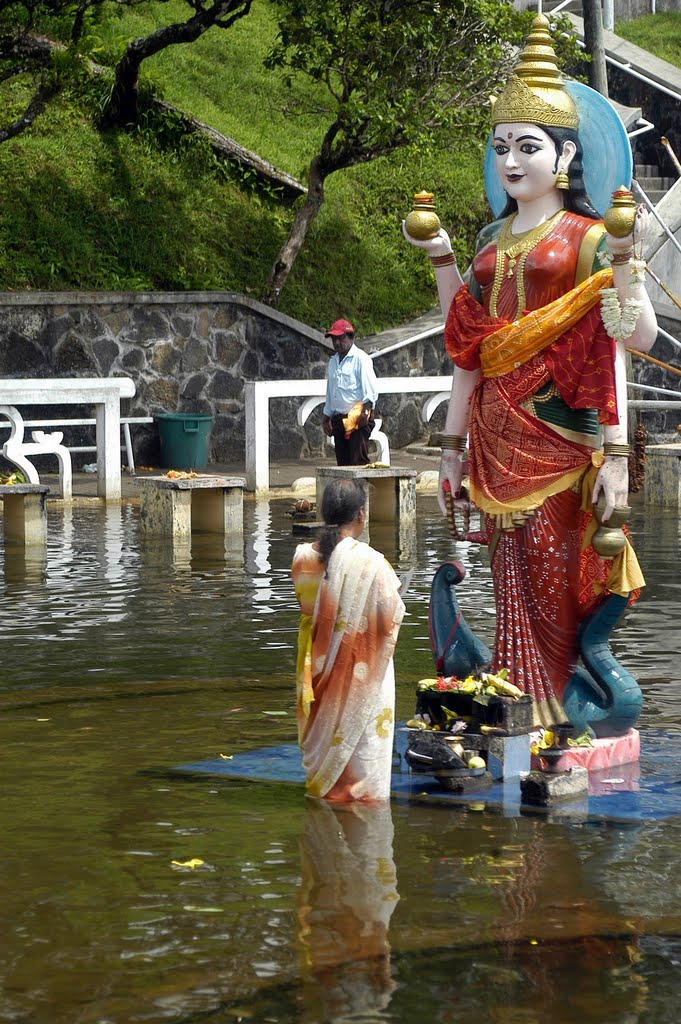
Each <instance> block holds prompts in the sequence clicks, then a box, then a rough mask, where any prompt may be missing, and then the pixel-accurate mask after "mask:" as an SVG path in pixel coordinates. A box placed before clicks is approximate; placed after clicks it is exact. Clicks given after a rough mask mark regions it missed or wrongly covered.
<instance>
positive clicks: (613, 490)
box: [591, 455, 629, 523]
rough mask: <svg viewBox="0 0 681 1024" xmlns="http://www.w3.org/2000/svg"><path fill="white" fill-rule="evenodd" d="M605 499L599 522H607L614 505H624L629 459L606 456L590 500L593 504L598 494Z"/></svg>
mask: <svg viewBox="0 0 681 1024" xmlns="http://www.w3.org/2000/svg"><path fill="white" fill-rule="evenodd" d="M601 494H602V495H603V498H604V499H605V508H604V509H603V515H602V516H601V522H603V523H607V521H608V519H609V518H610V515H611V513H612V510H613V509H614V508H615V507H616V506H622V505H626V504H627V502H628V500H629V461H628V459H626V458H623V457H622V456H621V455H616V456H607V455H606V457H605V462H604V463H603V465H602V466H601V468H600V469H599V470H598V474H597V476H596V483H595V484H594V489H593V494H592V496H591V500H592V502H593V503H594V504H596V502H597V501H598V498H599V496H600V495H601Z"/></svg>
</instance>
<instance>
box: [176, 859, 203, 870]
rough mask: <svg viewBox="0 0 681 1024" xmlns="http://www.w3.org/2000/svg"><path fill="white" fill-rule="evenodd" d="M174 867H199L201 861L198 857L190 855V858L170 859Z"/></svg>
mask: <svg viewBox="0 0 681 1024" xmlns="http://www.w3.org/2000/svg"><path fill="white" fill-rule="evenodd" d="M170 863H171V864H172V866H173V867H174V868H192V869H193V868H200V867H201V865H202V864H203V861H202V860H200V859H199V858H198V857H192V859H191V860H171V862H170Z"/></svg>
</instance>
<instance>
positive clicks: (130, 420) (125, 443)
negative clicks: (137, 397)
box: [0, 416, 154, 473]
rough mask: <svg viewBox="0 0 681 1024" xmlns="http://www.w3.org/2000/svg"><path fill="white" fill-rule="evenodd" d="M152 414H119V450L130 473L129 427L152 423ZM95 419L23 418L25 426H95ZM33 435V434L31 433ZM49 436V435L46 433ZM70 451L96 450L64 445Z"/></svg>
mask: <svg viewBox="0 0 681 1024" xmlns="http://www.w3.org/2000/svg"><path fill="white" fill-rule="evenodd" d="M153 422H154V417H153V416H121V434H122V444H121V451H122V452H125V457H126V459H127V460H128V461H127V466H128V469H129V470H130V472H131V473H134V472H135V455H134V452H133V450H132V438H131V436H130V427H131V426H135V425H136V424H138V423H153ZM0 425H1V424H0ZM96 425H97V420H24V426H25V427H95V426H96ZM33 436H35V435H33ZM48 436H49V435H48ZM65 447H66V448H67V449H68V450H69V451H70V452H96V451H97V445H96V444H85V445H73V444H68V445H66V446H65Z"/></svg>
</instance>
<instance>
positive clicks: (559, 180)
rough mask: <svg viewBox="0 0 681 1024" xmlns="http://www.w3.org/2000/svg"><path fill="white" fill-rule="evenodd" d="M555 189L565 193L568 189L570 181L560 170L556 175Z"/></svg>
mask: <svg viewBox="0 0 681 1024" xmlns="http://www.w3.org/2000/svg"><path fill="white" fill-rule="evenodd" d="M556 188H560V189H562V190H563V192H567V191H568V190H569V188H570V179H569V178H568V176H567V173H566V172H565V171H564V170H563V169H562V168H561V170H560V171H558V174H557V175H556Z"/></svg>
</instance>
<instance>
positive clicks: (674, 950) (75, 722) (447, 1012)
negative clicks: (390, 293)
mask: <svg viewBox="0 0 681 1024" xmlns="http://www.w3.org/2000/svg"><path fill="white" fill-rule="evenodd" d="M289 506H290V503H289V502H288V501H284V500H273V501H269V502H267V501H261V500H258V501H250V500H249V501H247V502H246V503H245V506H244V523H245V532H244V543H243V545H242V547H241V549H240V551H239V552H237V553H236V554H235V561H234V563H230V561H229V560H228V559H226V558H225V557H224V552H222V551H221V550H220V549H219V547H220V545H219V543H218V545H217V546H216V544H215V543H214V541H213V540H212V539H211V538H209V537H207V536H204V535H195V536H194V537H193V538H192V544H191V548H189V547H186V548H183V547H181V546H180V547H179V548H178V547H177V546H176V545H163V544H157V543H156V541H154V540H152V539H151V538H149V537H144V536H143V535H142V534H141V532H140V528H139V526H140V524H139V508H138V506H136V505H133V504H131V505H123V506H122V507H121V508H114V509H112V510H111V512H108V511H106V510H105V509H104V507H103V506H100V505H89V506H81V507H78V506H76V507H74V508H73V509H72V510H67V509H57V508H54V509H50V510H49V512H48V545H47V551H46V552H45V551H43V552H42V553H41V554H40V555H36V554H35V553H33V552H31V551H27V550H24V549H23V548H22V550H21V552H19V551H17V550H15V549H13V548H12V547H11V546H5V547H3V546H2V545H0V596H1V597H2V600H3V615H2V617H0V644H1V645H2V648H3V651H4V653H5V657H4V659H3V673H2V679H1V680H0V690H1V691H2V702H3V706H4V714H3V718H2V723H1V727H2V736H1V737H0V743H1V744H2V750H3V768H4V773H3V779H4V782H3V789H2V793H1V794H0V799H1V800H2V801H3V805H4V806H3V808H2V809H0V815H1V816H2V820H3V822H9V823H10V825H9V828H10V829H11V832H8V834H9V835H10V841H9V842H8V844H7V851H6V855H5V858H4V861H3V880H2V881H3V885H4V888H3V898H2V900H1V901H0V929H1V932H2V935H3V937H4V939H5V940H6V941H5V945H6V946H7V948H8V949H9V950H11V957H10V956H7V957H6V958H5V961H4V962H3V963H2V964H1V965H0V976H1V977H2V980H3V985H2V986H1V987H3V988H4V992H5V993H6V994H5V995H3V996H0V1018H2V1019H5V1018H7V1019H8V1020H15V1021H19V1020H22V1021H31V1024H73V1021H75V1020H78V1021H79V1024H102V1022H104V1021H117V1022H119V1021H120V1022H125V1024H143V1022H148V1021H161V1020H164V1021H167V1022H169V1024H198V1022H207V1021H211V1024H212V1022H213V1021H215V1022H216V1024H233V1022H236V1021H238V1020H242V1021H243V1020H251V1021H257V1022H260V1021H263V1022H264V1021H271V1022H276V1024H296V1022H298V1021H307V1022H309V1024H312V1022H314V1024H319V1022H321V1021H323V1020H326V1019H334V1016H335V1019H336V1020H337V1021H341V1020H343V1019H344V1017H346V1018H347V1017H348V1015H350V1014H354V1015H355V1019H356V1020H360V1019H365V1020H366V1019H374V1020H390V1021H391V1022H392V1024H412V1022H413V1021H414V1020H426V1021H428V1022H429V1024H452V1022H457V1024H458V1022H459V1021H468V1020H471V1021H480V1022H481V1024H485V1022H487V1021H493V1022H499V1024H511V1022H513V1024H518V1022H523V1024H526V1022H528V1021H530V1020H533V1019H535V1018H538V1019H540V1020H541V1022H542V1024H543V1022H544V1020H550V1021H551V1024H562V1022H563V1021H565V1022H567V1021H573V1020H575V1019H578V1020H580V1021H581V1022H582V1024H601V1022H602V1021H607V1022H608V1024H634V1022H636V1021H640V1024H644V1022H645V1024H648V1021H652V1020H656V1019H657V1018H658V1017H659V1018H661V1019H668V1020H674V1019H675V1013H676V1012H677V1011H676V1007H677V1006H678V999H679V996H681V943H680V942H679V940H678V939H677V938H675V936H678V935H679V934H681V915H680V914H679V907H681V881H680V880H681V858H680V856H679V820H680V819H675V820H667V821H663V822H643V823H640V824H639V825H638V826H637V827H636V828H624V827H623V826H622V825H621V824H617V823H615V824H611V825H608V826H607V827H606V826H599V827H593V826H590V825H587V824H581V823H580V822H579V821H573V822H571V823H569V824H567V823H565V822H564V821H562V820H559V819H558V817H556V819H555V820H552V819H551V818H549V817H548V816H547V817H541V818H538V817H532V818H530V817H524V816H518V817H513V818H511V817H504V816H502V815H501V814H499V815H496V814H495V813H494V812H491V813H488V812H485V813H484V814H483V813H478V812H477V811H475V810H474V808H473V807H471V808H464V809H462V810H461V811H457V810H453V809H451V808H446V809H443V808H438V807H434V806H428V805H425V804H424V805H421V804H419V803H410V804H398V803H396V804H394V805H393V806H392V807H391V808H383V809H379V810H378V813H377V811H376V809H371V808H358V809H354V808H351V809H345V808H332V807H328V806H327V805H326V804H316V803H313V802H312V801H307V800H305V798H304V796H303V794H302V792H301V791H300V790H299V789H298V788H297V787H295V786H286V785H282V784H275V783H271V784H269V783H255V782H245V781H244V780H240V779H234V780H232V781H227V780H224V779H220V780H216V779H214V778H212V777H204V778H201V779H200V780H199V779H196V778H194V779H187V778H186V777H182V778H179V777H178V776H177V775H176V774H174V773H173V771H172V769H173V766H175V765H178V764H185V763H188V762H191V761H196V760H203V759H208V758H215V757H216V756H217V755H218V754H219V753H220V754H223V755H224V756H226V757H231V756H232V755H235V754H238V753H239V752H240V751H244V750H251V749H253V748H256V747H262V746H265V745H270V744H272V745H274V744H277V743H285V742H293V741H294V739H295V716H294V714H293V665H294V657H295V640H296V631H297V621H298V609H297V605H296V602H295V597H294V594H293V590H292V586H291V581H290V564H291V558H292V554H293V550H294V548H295V545H296V543H297V537H296V536H294V535H293V534H292V531H291V520H290V518H288V517H287V516H286V511H287V510H288V508H289ZM632 528H633V530H634V533H635V538H634V539H635V543H636V546H637V549H638V552H639V556H640V559H641V562H642V565H643V567H644V571H645V573H646V577H647V582H648V586H647V588H646V590H645V591H644V593H643V595H642V597H641V600H640V601H639V603H638V604H637V605H636V606H635V607H634V608H632V609H630V610H629V611H628V612H627V616H626V620H625V621H624V622H623V623H622V624H621V625H619V626H618V627H617V629H616V631H615V637H614V640H613V647H614V648H616V653H617V656H618V657H619V658H620V659H621V660H622V661H623V663H624V664H625V665H626V666H627V668H628V669H629V670H630V671H632V672H633V673H634V674H635V675H637V676H638V678H639V679H640V680H641V683H642V687H643V690H644V695H645V703H644V712H643V726H644V728H645V729H648V730H651V731H652V728H653V726H656V727H661V726H663V727H664V729H665V730H667V731H670V730H672V731H673V730H676V731H677V732H681V670H680V668H679V664H680V659H679V654H681V643H680V642H679V641H680V636H679V628H678V619H677V616H678V611H677V608H678V598H679V591H680V589H681V584H679V582H678V572H677V565H678V556H679V541H680V537H679V520H678V516H677V515H676V514H675V513H666V512H663V513H660V514H656V516H655V518H654V519H650V520H649V519H648V518H647V517H646V515H645V512H644V510H643V509H642V508H641V507H640V506H639V507H636V508H635V510H634V514H633V516H632ZM378 540H380V538H379V537H378V535H374V534H372V542H373V543H377V541H378ZM415 542H416V550H415V553H414V556H413V559H412V558H411V555H409V553H405V551H404V549H403V548H401V547H400V543H399V537H395V536H394V534H392V533H389V534H388V535H386V538H385V553H386V555H387V557H389V558H390V559H391V561H393V562H394V565H395V568H396V571H397V572H398V573H400V574H402V573H404V572H405V571H406V570H407V569H409V568H411V567H412V566H413V567H414V568H415V572H414V574H413V578H412V584H411V587H410V590H409V592H408V594H407V599H406V604H407V617H406V618H405V621H404V624H403V627H402V630H401V633H400V640H399V644H398V648H397V652H396V657H395V667H396V673H397V693H398V717H402V718H404V717H408V716H409V715H411V714H412V713H413V708H414V690H415V684H416V681H417V680H418V679H420V678H421V677H423V676H426V675H430V674H431V673H432V654H431V651H430V645H429V641H428V622H427V614H428V599H429V590H430V583H431V580H432V577H433V573H434V571H435V569H436V568H437V566H438V565H439V564H441V563H442V562H443V561H445V560H447V559H450V558H458V559H460V560H463V562H464V564H465V565H466V568H467V576H466V579H465V580H464V581H463V583H462V584H461V588H462V590H461V597H460V599H461V603H462V607H464V608H465V613H466V617H467V620H468V621H469V623H470V624H471V626H472V628H474V629H476V631H477V632H478V633H479V634H480V635H481V636H482V637H483V638H484V639H485V640H486V641H487V642H488V643H489V641H490V639H491V634H492V630H493V625H494V608H493V597H492V586H491V580H490V574H489V568H488V565H487V559H486V554H485V552H484V550H482V549H480V548H479V547H477V546H475V545H473V544H468V543H465V544H459V543H454V542H453V541H452V539H451V537H450V536H449V535H448V534H447V531H446V527H445V526H444V524H443V520H442V518H441V516H440V515H439V512H438V511H437V509H436V506H435V499H434V498H431V497H423V496H420V497H419V499H418V516H417V530H416V535H415ZM273 712H274V714H273ZM676 756H677V755H676V752H675V750H674V747H673V744H669V757H671V758H676ZM652 770H654V766H653V769H652ZM617 775H618V777H624V771H620V770H618V772H617ZM610 784H611V785H612V783H610ZM631 784H632V786H634V785H635V779H632V783H631ZM632 798H635V794H632ZM393 823H394V826H395V827H394V829H393ZM192 857H199V858H201V859H202V860H203V861H204V864H205V865H206V867H205V869H203V868H202V869H200V870H196V871H192V870H190V869H187V870H186V871H184V872H181V871H178V870H177V869H174V868H173V867H172V866H171V865H172V861H173V860H180V861H187V860H189V859H190V858H192ZM396 874H397V875H398V876H399V894H400V897H401V898H400V901H399V902H398V901H397V886H396V881H395V878H396ZM301 875H302V884H301V881H300V878H301ZM395 985H397V987H395ZM7 993H9V994H7Z"/></svg>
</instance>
